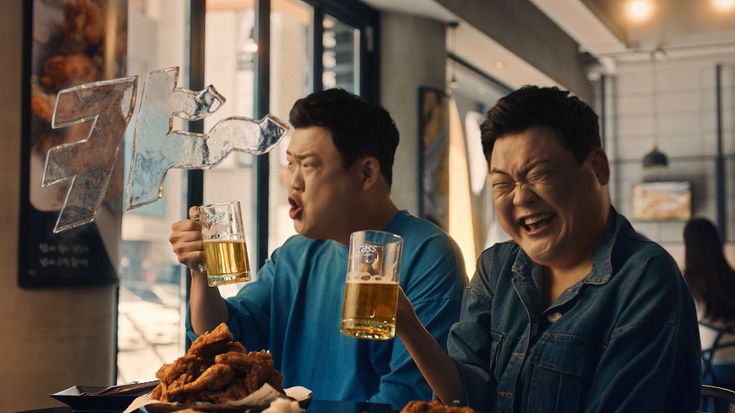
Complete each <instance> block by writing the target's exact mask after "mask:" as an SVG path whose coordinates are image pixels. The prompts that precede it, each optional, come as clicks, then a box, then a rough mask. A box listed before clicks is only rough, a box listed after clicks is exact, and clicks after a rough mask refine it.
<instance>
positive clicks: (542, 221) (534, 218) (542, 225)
mask: <svg viewBox="0 0 735 413" xmlns="http://www.w3.org/2000/svg"><path fill="white" fill-rule="evenodd" d="M554 218H556V214H552V213H543V214H534V215H528V216H525V217H523V218H521V219H519V220H518V225H520V226H521V227H523V229H525V230H526V231H527V232H528V233H529V234H537V233H539V232H541V231H543V230H544V229H546V228H547V227H548V226H549V225H551V223H552V222H553V221H554Z"/></svg>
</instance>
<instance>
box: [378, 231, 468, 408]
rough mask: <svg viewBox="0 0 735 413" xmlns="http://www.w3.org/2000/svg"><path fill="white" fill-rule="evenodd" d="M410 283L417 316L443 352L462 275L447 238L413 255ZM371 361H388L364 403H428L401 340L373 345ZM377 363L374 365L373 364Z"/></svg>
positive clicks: (424, 385) (425, 390) (420, 378)
mask: <svg viewBox="0 0 735 413" xmlns="http://www.w3.org/2000/svg"><path fill="white" fill-rule="evenodd" d="M416 255H417V258H418V261H417V263H416V264H415V265H416V267H415V269H414V270H413V271H414V274H412V280H411V282H410V283H408V284H406V285H404V286H403V288H404V291H405V292H406V295H407V296H408V298H409V300H411V303H412V304H413V307H414V310H415V311H416V314H417V316H418V317H419V319H420V320H421V323H422V324H423V325H424V327H426V329H427V330H428V331H429V333H430V334H431V335H432V336H433V337H434V338H435V339H436V340H437V342H438V343H439V345H440V346H441V347H442V348H444V349H446V341H447V335H448V334H449V329H450V327H451V325H452V324H453V323H454V322H455V321H456V320H457V319H458V318H459V312H460V307H461V295H462V290H463V289H464V286H465V279H466V276H465V273H464V269H463V266H462V263H461V262H460V258H459V256H458V255H457V254H456V252H455V249H454V248H453V246H452V245H451V241H450V240H449V239H448V238H447V241H446V243H445V242H442V241H439V240H437V239H434V240H432V242H430V243H428V245H426V247H425V248H423V249H420V250H419V252H417V254H416ZM404 259H411V257H404ZM371 357H372V358H373V360H380V359H383V360H384V359H385V358H389V359H390V362H389V363H388V366H389V367H388V368H389V371H386V372H380V373H382V374H381V379H380V386H379V389H378V392H377V393H376V394H374V395H373V396H372V397H371V398H370V399H369V400H368V401H369V402H373V403H384V404H389V405H391V406H392V407H393V408H394V409H400V408H401V407H403V406H404V405H405V404H406V403H407V402H409V401H411V400H430V399H431V396H432V393H431V389H430V388H429V385H428V384H427V383H426V380H424V378H423V376H422V375H421V372H420V371H419V369H418V367H416V364H415V363H414V362H413V360H412V359H411V356H410V355H409V354H408V350H406V347H405V346H404V345H403V343H402V342H401V340H399V339H397V338H396V339H394V340H393V341H392V345H391V346H382V347H380V346H375V347H374V350H373V351H372V352H371ZM380 364H381V363H377V362H374V363H373V365H380Z"/></svg>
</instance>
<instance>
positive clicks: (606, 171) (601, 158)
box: [587, 148, 610, 186]
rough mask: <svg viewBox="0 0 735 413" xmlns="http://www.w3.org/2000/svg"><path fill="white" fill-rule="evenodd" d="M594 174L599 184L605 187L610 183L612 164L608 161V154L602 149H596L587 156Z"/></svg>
mask: <svg viewBox="0 0 735 413" xmlns="http://www.w3.org/2000/svg"><path fill="white" fill-rule="evenodd" d="M587 162H589V164H590V167H591V168H592V172H593V173H594V174H595V178H597V183H599V184H600V185H602V186H605V185H607V184H608V182H610V163H609V162H608V160H607V154H606V153H605V151H604V150H603V149H602V148H594V149H592V151H591V152H590V154H589V155H588V156H587Z"/></svg>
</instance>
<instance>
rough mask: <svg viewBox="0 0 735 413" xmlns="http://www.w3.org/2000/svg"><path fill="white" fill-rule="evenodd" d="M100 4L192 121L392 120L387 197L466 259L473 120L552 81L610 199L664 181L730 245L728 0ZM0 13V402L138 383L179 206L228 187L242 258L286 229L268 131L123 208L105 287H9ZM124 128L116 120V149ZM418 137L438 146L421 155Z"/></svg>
mask: <svg viewBox="0 0 735 413" xmlns="http://www.w3.org/2000/svg"><path fill="white" fill-rule="evenodd" d="M36 1H40V2H44V0H36ZM110 1H117V2H118V4H122V5H124V6H125V7H127V16H126V19H125V21H126V24H127V39H126V42H127V50H126V72H127V74H138V75H140V76H144V75H145V74H146V73H147V72H149V71H151V70H155V69H162V68H167V67H171V66H180V67H181V71H182V76H181V80H180V84H179V86H181V87H188V88H190V89H194V90H197V89H203V88H204V85H208V84H213V85H215V87H216V88H217V89H218V91H219V92H220V93H222V94H223V95H224V96H225V97H226V98H227V99H228V100H227V103H226V104H225V105H224V107H223V108H222V109H221V110H220V111H218V112H217V113H216V114H214V115H212V116H210V117H208V118H206V119H205V121H204V125H203V128H204V130H207V129H208V128H210V127H211V126H212V125H214V123H215V122H216V121H217V120H219V119H222V118H223V117H226V116H234V115H237V116H249V117H258V116H261V115H262V114H264V113H266V112H270V113H272V114H274V115H276V116H278V117H281V118H283V119H287V117H288V110H289V108H290V106H291V104H292V103H293V102H294V100H295V99H297V98H299V97H301V96H304V95H306V94H307V93H309V92H310V91H313V90H318V89H322V88H329V87H343V88H345V89H347V90H350V91H352V92H354V93H356V94H359V95H361V96H363V97H364V98H365V99H367V100H370V101H375V102H379V103H380V104H382V105H383V106H384V107H385V108H386V109H388V110H389V111H390V112H391V114H392V116H393V117H394V119H395V120H396V123H397V126H398V128H399V130H400V132H401V144H400V146H399V148H398V153H397V156H396V162H395V166H394V177H395V178H394V185H393V194H394V198H395V200H396V202H397V204H398V205H399V206H400V207H402V208H405V209H408V210H409V211H411V212H413V213H416V214H420V213H421V214H423V215H430V214H429V212H431V211H429V210H430V209H432V208H435V210H436V211H439V212H440V213H441V214H442V217H440V218H437V217H435V216H432V218H433V219H436V220H438V221H440V222H443V223H444V224H445V226H447V227H448V230H449V232H450V234H451V235H453V236H454V237H455V238H456V239H457V240H458V242H459V243H460V245H461V248H462V251H463V253H464V254H465V260H466V262H468V263H470V265H469V267H470V268H472V267H474V265H473V264H472V263H474V260H475V259H476V257H477V256H478V255H479V253H480V252H481V251H482V250H484V249H485V248H487V247H488V246H490V245H492V244H493V243H494V242H497V241H499V240H503V239H505V238H506V236H505V235H504V234H503V232H502V230H500V229H499V228H498V226H497V223H496V222H495V220H494V218H493V217H494V215H493V211H492V203H491V201H490V194H489V192H488V188H487V177H486V174H487V169H486V168H487V166H486V165H485V164H484V161H483V160H482V157H481V151H478V150H477V145H478V141H477V139H478V138H477V136H479V131H478V124H479V122H481V119H482V113H483V112H485V111H486V110H487V109H488V108H489V107H491V106H492V105H493V104H494V103H495V101H496V100H497V99H498V98H499V97H501V96H503V95H504V94H506V93H507V92H508V91H510V90H512V89H515V88H517V87H519V86H521V85H524V84H538V85H558V86H560V87H562V88H566V89H570V90H571V91H572V92H573V93H575V94H577V95H578V96H580V97H581V98H583V99H584V100H586V101H588V102H591V103H592V104H593V106H594V107H595V108H596V110H597V111H598V113H599V114H600V115H601V123H602V126H603V140H604V146H605V149H606V151H607V153H608V155H609V157H610V159H611V165H612V173H613V174H612V180H611V184H610V190H611V193H612V199H613V204H614V206H615V207H616V208H617V209H618V210H620V211H621V212H622V213H623V214H625V215H628V216H633V215H634V212H635V211H634V210H633V203H634V202H638V201H640V199H639V198H640V197H641V196H642V197H643V198H645V196H644V195H645V191H646V190H649V191H650V190H651V188H652V186H646V185H642V184H651V183H653V186H655V185H656V184H657V183H660V182H669V183H675V187H674V188H673V189H672V187H671V186H669V187H664V191H662V192H663V195H660V196H669V197H672V196H673V197H674V198H675V199H679V200H682V199H683V201H682V202H683V203H682V204H677V205H678V207H679V208H684V213H685V215H686V214H687V213H691V214H692V215H693V216H704V217H708V218H710V219H712V220H713V221H714V222H717V223H718V224H720V225H721V226H722V228H723V233H724V235H725V239H726V241H727V242H726V249H727V252H728V257H729V258H730V259H731V260H732V259H733V258H735V244H733V238H735V233H734V231H735V187H734V186H733V183H735V179H732V178H733V177H735V163H733V161H734V160H735V0H706V1H705V0H666V1H664V0H631V1H619V0H498V1H492V2H490V1H482V0H473V1H470V0H401V1H393V0H365V1H364V2H357V1H352V0H350V1H339V0H270V1H269V0H208V1H206V2H204V1H197V0H192V1H181V0H127V1H124V0H110ZM28 2H31V0H28ZM58 2H61V0H58ZM58 2H57V3H58ZM646 5H648V6H646ZM647 7H648V8H647ZM0 11H1V12H0V50H3V56H2V65H0V89H1V90H4V91H5V92H4V93H3V96H4V98H3V99H2V100H0V126H1V127H2V129H3V130H4V135H5V138H4V139H3V140H2V142H3V144H4V145H5V147H4V150H3V151H1V152H0V160H1V162H0V170H1V171H2V176H3V177H4V179H3V180H2V181H0V192H1V193H2V194H3V196H4V198H5V203H4V210H5V212H4V213H3V214H2V216H1V217H0V228H2V233H3V235H4V238H5V239H6V244H5V247H4V248H3V249H2V252H0V257H1V258H2V260H3V262H5V265H4V266H3V268H2V269H0V316H1V317H2V323H1V324H0V326H1V327H0V337H2V343H1V344H0V372H3V374H1V375H0V410H2V411H8V410H16V409H30V408H36V407H44V406H49V405H53V402H52V401H51V400H50V399H48V397H47V395H48V394H49V393H53V392H55V391H58V390H61V389H64V388H67V387H69V386H72V385H75V384H98V385H107V384H112V383H114V382H116V381H117V382H118V383H123V382H131V381H134V380H139V381H142V380H147V379H151V378H153V376H154V373H155V371H156V370H157V369H158V367H159V366H160V365H161V364H162V363H163V362H168V361H170V360H172V359H174V358H176V357H177V356H179V355H180V354H182V353H183V351H184V346H185V343H184V337H183V327H182V325H183V310H184V303H185V297H186V282H187V277H186V274H185V272H183V271H182V269H181V267H180V266H178V265H177V262H176V259H175V256H174V255H173V253H172V252H171V251H170V248H169V244H168V235H169V231H170V226H171V224H172V223H173V222H174V221H177V220H179V219H181V218H183V217H184V216H185V213H186V212H185V211H186V210H187V206H188V204H191V203H192V202H195V201H198V202H205V203H209V202H216V201H223V200H229V199H239V200H240V201H241V203H242V204H243V211H244V219H245V225H246V228H248V231H249V234H248V239H247V243H248V247H249V253H250V257H251V260H250V261H251V265H252V266H253V267H257V266H259V265H261V264H262V262H263V260H264V259H265V257H267V255H268V254H269V253H270V251H272V250H273V248H275V247H277V246H278V245H279V244H280V243H281V242H282V241H283V240H285V239H286V238H287V237H288V236H290V235H292V234H293V229H292V226H291V222H290V220H289V219H288V214H287V209H288V204H287V202H286V197H285V195H284V194H285V188H284V171H285V148H286V144H287V143H286V142H283V143H281V144H280V145H279V146H278V147H277V148H276V149H275V150H274V151H273V152H272V153H271V154H270V155H269V156H268V157H267V158H266V159H264V157H261V158H260V159H256V157H254V156H252V155H246V154H233V155H230V157H229V158H228V159H226V160H225V162H223V163H222V164H220V165H219V166H218V167H217V168H215V169H212V170H208V171H205V172H203V173H189V172H186V171H183V170H172V171H170V172H169V174H168V176H167V178H166V183H165V194H164V198H163V199H162V200H160V201H159V202H157V203H154V204H152V205H150V206H147V207H144V208H140V209H135V210H132V211H127V212H125V213H124V214H123V215H122V217H121V219H122V222H121V225H120V227H119V228H118V229H117V231H118V233H117V235H118V236H116V237H115V239H114V240H108V241H106V242H107V244H106V245H105V246H106V248H107V249H108V251H112V252H111V254H110V255H111V256H112V257H114V258H115V263H116V266H117V268H116V271H117V275H118V277H119V280H120V281H119V285H107V286H102V287H84V286H81V287H80V286H75V287H66V288H34V289H25V288H20V287H19V286H18V281H17V280H18V266H19V259H18V254H19V245H18V239H19V233H22V232H23V231H24V229H26V228H24V226H23V223H22V222H20V221H19V219H18V217H19V216H20V215H21V211H20V210H19V206H20V205H21V204H22V202H21V201H22V200H21V193H22V190H21V189H22V188H21V186H22V179H21V178H22V176H23V174H25V173H27V171H22V170H21V155H20V154H21V153H22V152H21V142H22V130H23V125H22V118H23V116H22V114H23V112H24V111H27V110H28V109H27V108H24V107H23V102H22V99H21V96H23V91H24V90H25V88H28V87H29V85H28V78H27V77H26V76H25V74H24V73H23V65H22V62H23V58H24V47H27V45H28V44H29V43H28V42H27V39H24V36H26V35H27V33H28V31H27V30H24V21H26V22H27V19H24V1H23V0H6V1H3V2H2V5H0ZM452 22H456V23H458V24H457V25H454V24H450V23H452ZM38 30H40V31H41V32H42V31H43V30H49V28H45V29H44V28H40V29H38ZM37 35H38V33H37V32H36V30H35V29H34V32H33V36H37ZM202 46H203V47H202ZM432 93H433V94H434V98H436V97H438V98H439V99H440V100H441V101H442V103H441V105H443V106H441V108H442V112H441V113H442V115H441V119H439V120H438V122H439V130H440V131H439V132H437V129H432V126H431V121H432V119H430V118H429V117H428V116H429V115H428V113H429V110H428V109H429V107H430V106H431V102H430V101H429V100H428V99H429V98H427V96H429V95H431V94H432ZM433 113H435V112H433ZM134 122H135V119H133V120H132V122H131V125H132V124H134ZM434 126H436V125H434ZM432 133H436V134H435V135H431V134H432ZM130 139H132V137H131V133H130V131H128V134H127V136H126V142H127V144H126V145H125V150H126V153H127V156H125V159H128V158H129V154H130V142H131V141H130ZM433 139H440V140H441V139H443V140H444V144H443V145H444V146H443V147H442V148H443V149H442V150H443V151H444V152H443V154H442V156H443V158H442V160H440V162H439V163H440V164H439V165H438V166H437V164H436V162H435V161H436V159H434V158H432V154H431V153H429V152H430V150H431V149H432V148H434V147H433V146H432V145H433V144H435V143H436V142H435V141H434V140H433ZM654 148H657V150H658V151H659V152H661V153H663V154H665V156H666V157H667V162H668V164H667V166H665V167H662V166H658V167H655V165H654V167H644V165H643V160H644V157H645V158H646V159H647V162H649V163H650V161H651V160H652V159H653V160H654V161H656V160H660V155H657V156H659V158H657V159H654V158H651V156H648V157H647V156H646V155H647V154H649V153H650V152H651V151H652V150H653V149H654ZM441 162H446V163H445V164H441ZM654 163H655V162H654ZM442 165H443V166H442ZM432 168H434V169H432ZM437 168H438V169H437ZM448 171H451V173H450V172H448ZM442 174H443V175H442ZM121 179H122V178H121ZM676 185H678V186H676ZM681 185H683V187H682V186H681ZM636 188H637V189H636ZM654 189H656V188H654ZM658 189H659V190H660V189H661V188H658ZM639 191H643V192H639ZM667 191H668V193H667ZM427 192H428V194H427ZM654 192H655V193H658V192H656V191H654ZM672 193H673V195H672ZM649 195H650V193H649ZM432 196H434V198H432ZM656 196H659V195H655V196H654V197H653V198H655V197H656ZM677 197H678V198H677ZM688 197H689V198H688ZM650 198H651V197H650V196H649V197H648V198H647V200H646V202H653V204H645V205H644V207H643V211H644V212H643V213H642V214H639V215H640V216H639V217H638V218H639V219H635V220H634V225H635V227H636V229H637V230H638V231H640V232H642V233H643V234H644V235H646V236H648V237H649V238H651V239H653V240H655V241H657V242H659V243H661V244H662V245H663V246H664V247H665V248H667V249H668V250H669V251H670V252H671V254H672V255H673V256H674V257H675V258H676V259H677V260H678V261H679V263H682V261H683V246H682V241H681V234H682V229H683V225H684V220H682V215H676V214H675V216H663V217H662V216H653V217H652V216H646V215H645V211H648V210H650V208H654V207H655V206H656V205H655V202H656V199H653V200H651V199H650ZM447 199H449V200H450V201H449V204H448V206H447V204H446V202H447ZM687 199H690V200H691V203H690V204H688V203H687ZM442 202H444V203H445V204H444V206H442V205H441V203H442ZM682 205H683V206H682ZM688 205H690V206H688ZM664 212H665V211H664ZM678 212H681V211H678ZM469 217H471V219H469ZM672 217H673V219H672ZM470 275H472V274H470ZM237 288H239V286H238V285H235V286H227V287H221V290H222V292H223V294H225V295H230V294H234V293H235V292H236V290H237Z"/></svg>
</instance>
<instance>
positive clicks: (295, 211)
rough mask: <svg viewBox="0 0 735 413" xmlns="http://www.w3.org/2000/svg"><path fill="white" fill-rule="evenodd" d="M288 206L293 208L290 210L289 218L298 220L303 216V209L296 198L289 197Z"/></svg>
mask: <svg viewBox="0 0 735 413" xmlns="http://www.w3.org/2000/svg"><path fill="white" fill-rule="evenodd" d="M288 204H289V205H291V208H290V209H289V210H288V216H289V217H291V219H296V218H298V217H299V216H301V211H302V207H301V204H300V203H299V201H298V200H296V198H293V197H288Z"/></svg>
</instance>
